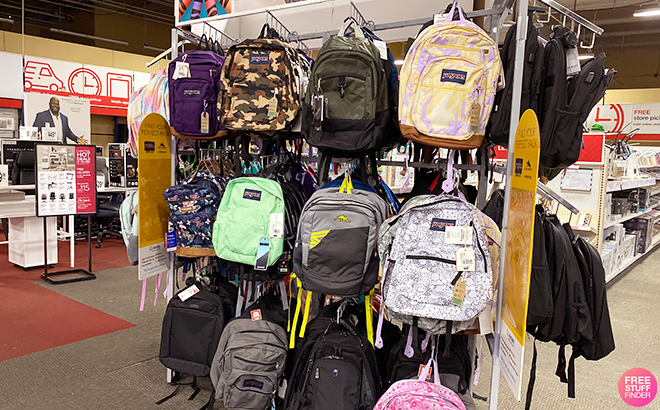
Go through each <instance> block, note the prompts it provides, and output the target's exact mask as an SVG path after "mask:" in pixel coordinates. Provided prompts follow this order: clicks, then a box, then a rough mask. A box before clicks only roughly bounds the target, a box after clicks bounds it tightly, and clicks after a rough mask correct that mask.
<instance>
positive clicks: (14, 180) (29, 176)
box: [2, 151, 36, 241]
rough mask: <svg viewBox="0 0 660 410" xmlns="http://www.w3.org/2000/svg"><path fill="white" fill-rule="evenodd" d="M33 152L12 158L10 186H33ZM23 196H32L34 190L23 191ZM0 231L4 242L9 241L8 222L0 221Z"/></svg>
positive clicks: (23, 152) (34, 177)
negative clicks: (0, 224) (0, 225)
mask: <svg viewBox="0 0 660 410" xmlns="http://www.w3.org/2000/svg"><path fill="white" fill-rule="evenodd" d="M35 158H36V156H35V153H34V151H21V152H19V153H18V155H16V157H15V158H14V164H13V166H12V171H11V172H12V175H11V184H12V185H34V184H35V181H36V176H35V175H36V174H35V172H34V162H35ZM25 195H34V190H30V191H25ZM2 230H3V231H4V233H5V240H7V241H8V240H9V220H8V219H7V218H3V219H2Z"/></svg>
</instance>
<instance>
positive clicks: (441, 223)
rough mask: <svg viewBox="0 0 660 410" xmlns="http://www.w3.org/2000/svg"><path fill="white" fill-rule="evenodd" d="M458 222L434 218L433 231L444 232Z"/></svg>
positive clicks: (432, 221)
mask: <svg viewBox="0 0 660 410" xmlns="http://www.w3.org/2000/svg"><path fill="white" fill-rule="evenodd" d="M455 225H456V221H455V220H453V219H440V218H433V219H432V220H431V228H430V229H431V230H432V231H441V232H444V231H445V228H446V227H447V226H455Z"/></svg>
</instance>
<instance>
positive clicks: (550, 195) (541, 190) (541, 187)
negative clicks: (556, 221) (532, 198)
mask: <svg viewBox="0 0 660 410" xmlns="http://www.w3.org/2000/svg"><path fill="white" fill-rule="evenodd" d="M536 186H537V192H538V194H539V195H541V196H542V197H544V198H547V199H552V200H554V201H557V203H559V204H561V205H562V206H563V207H564V208H566V209H568V210H569V211H571V213H573V214H575V215H578V214H579V213H580V210H579V209H577V208H576V207H575V206H573V204H571V203H570V202H568V201H567V200H565V199H564V198H562V197H561V195H559V194H558V193H556V192H555V191H553V190H552V189H551V188H550V187H549V186H547V185H545V184H544V183H543V182H541V181H537V184H536Z"/></svg>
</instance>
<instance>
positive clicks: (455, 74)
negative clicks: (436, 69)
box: [440, 69, 467, 84]
mask: <svg viewBox="0 0 660 410" xmlns="http://www.w3.org/2000/svg"><path fill="white" fill-rule="evenodd" d="M466 79H467V72H466V71H460V70H447V69H445V70H442V76H441V77H440V81H443V82H448V83H456V84H465V80H466Z"/></svg>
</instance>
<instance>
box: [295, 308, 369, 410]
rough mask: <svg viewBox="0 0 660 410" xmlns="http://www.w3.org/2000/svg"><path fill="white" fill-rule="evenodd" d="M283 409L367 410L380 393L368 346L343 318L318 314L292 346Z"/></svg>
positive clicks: (364, 338)
mask: <svg viewBox="0 0 660 410" xmlns="http://www.w3.org/2000/svg"><path fill="white" fill-rule="evenodd" d="M295 350H296V352H294V356H295V357H296V360H295V366H294V368H293V371H292V373H291V378H290V379H289V383H288V388H287V393H286V398H285V407H284V408H285V409H287V410H312V409H313V410H356V409H371V408H373V406H374V404H376V401H377V399H378V396H380V380H379V377H380V376H379V374H378V368H377V365H376V356H375V353H374V348H373V346H372V345H371V343H369V341H368V340H367V338H366V337H365V336H364V335H363V334H362V333H359V332H358V331H356V330H355V328H354V327H353V326H352V325H351V324H350V323H349V322H348V321H346V320H344V319H340V320H339V323H337V320H336V318H335V319H331V318H329V317H324V316H318V317H316V318H314V319H313V320H312V321H310V322H309V324H308V325H307V334H306V336H305V338H304V339H302V343H298V345H297V346H296V349H295Z"/></svg>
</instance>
